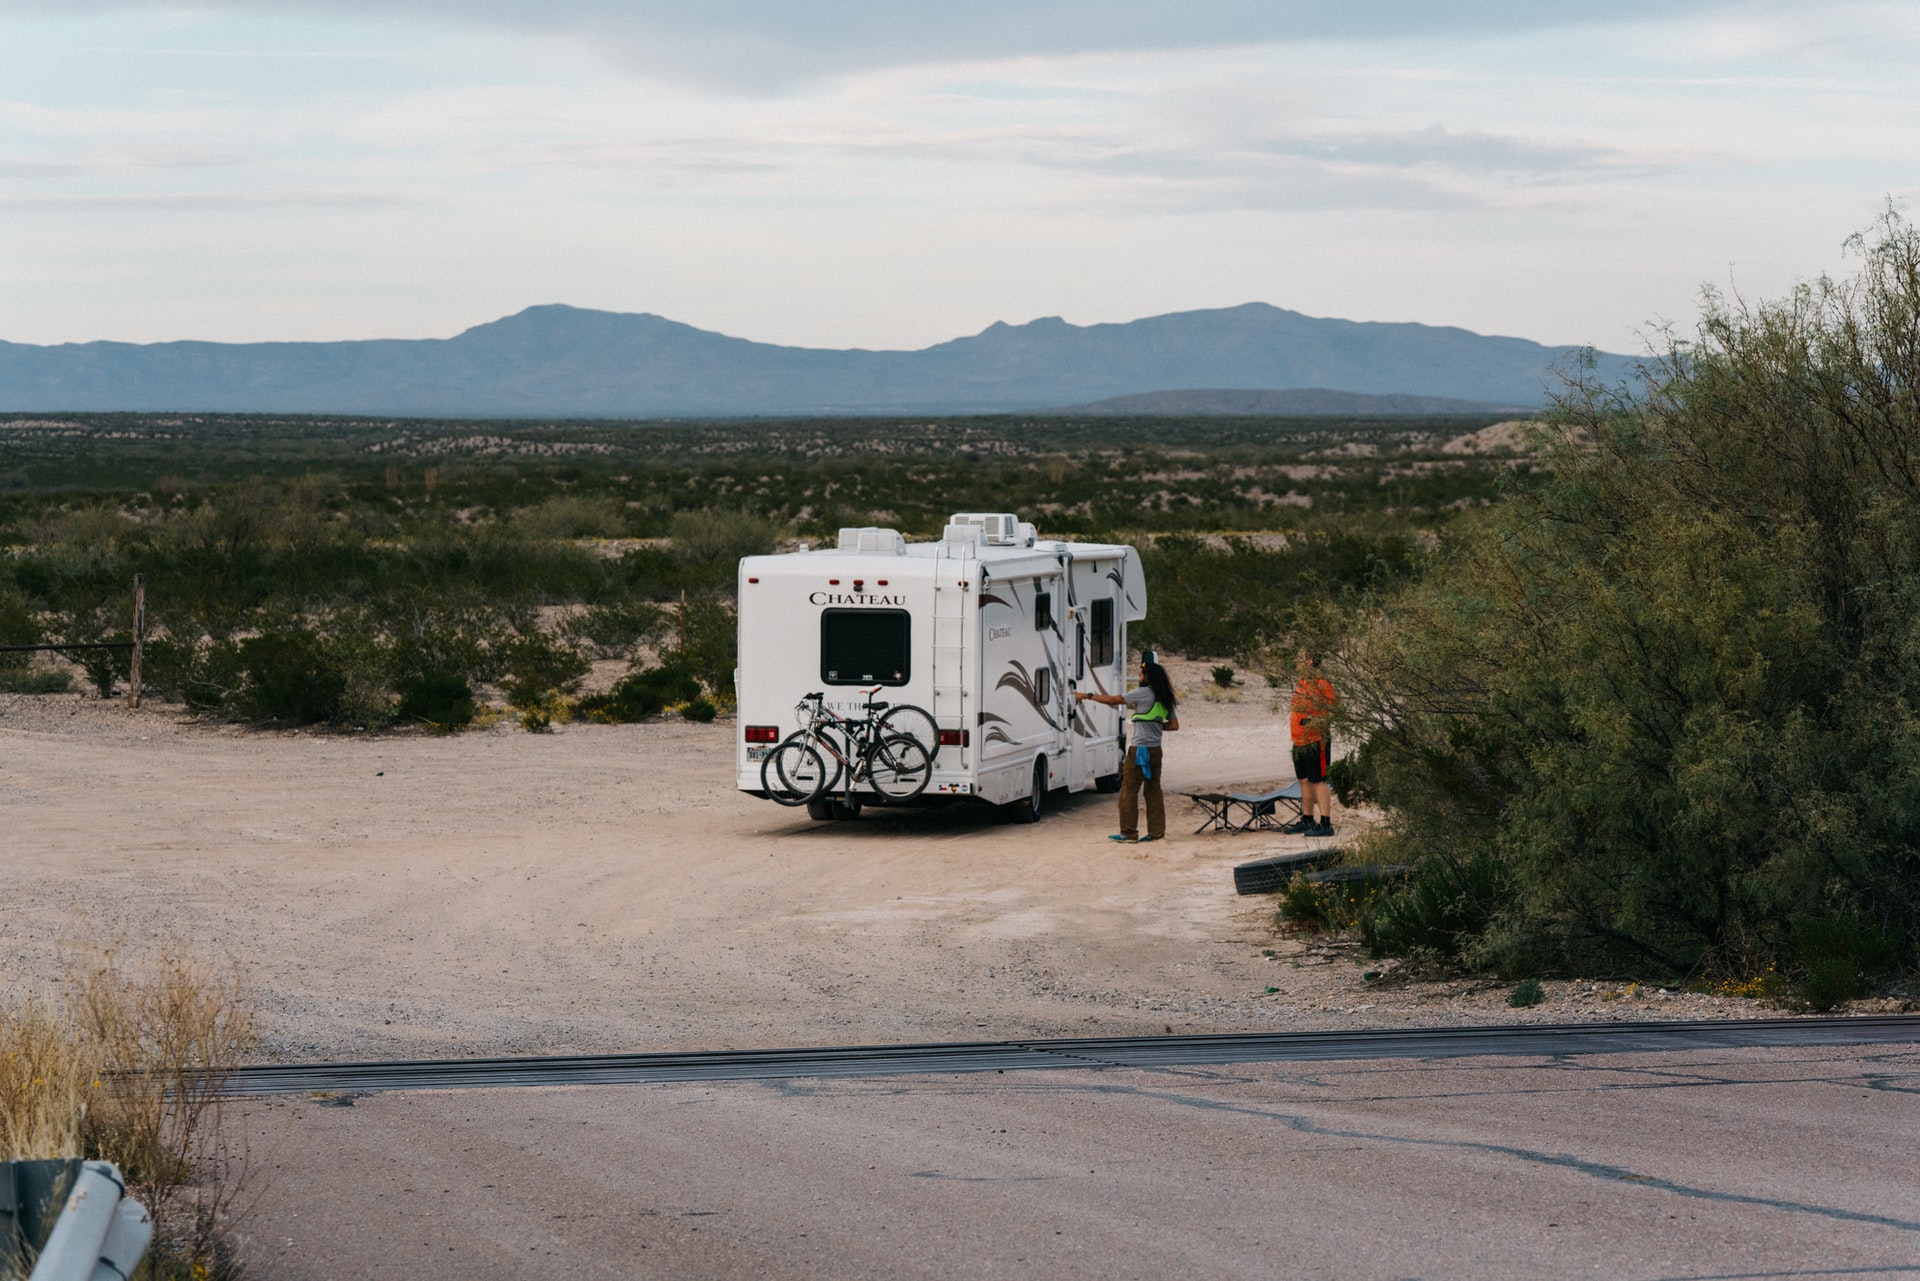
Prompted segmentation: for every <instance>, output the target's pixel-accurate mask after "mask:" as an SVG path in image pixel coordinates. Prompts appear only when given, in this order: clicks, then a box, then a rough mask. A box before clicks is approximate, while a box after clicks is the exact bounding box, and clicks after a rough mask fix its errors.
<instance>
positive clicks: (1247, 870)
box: [1233, 845, 1340, 894]
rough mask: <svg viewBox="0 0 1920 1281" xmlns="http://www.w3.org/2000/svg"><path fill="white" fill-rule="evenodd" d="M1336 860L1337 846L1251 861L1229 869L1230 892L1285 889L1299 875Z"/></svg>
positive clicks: (1337, 857)
mask: <svg viewBox="0 0 1920 1281" xmlns="http://www.w3.org/2000/svg"><path fill="white" fill-rule="evenodd" d="M1339 860H1340V847H1339V846H1337V845H1330V846H1328V847H1327V848H1326V849H1320V850H1302V851H1300V853H1298V854H1276V855H1275V856H1274V857H1272V858H1260V859H1255V860H1254V861H1253V862H1251V863H1242V864H1240V865H1239V866H1238V867H1236V868H1234V869H1233V889H1234V892H1235V893H1236V894H1273V893H1276V892H1278V891H1280V890H1284V889H1286V888H1287V885H1288V884H1289V883H1290V882H1291V881H1292V880H1293V878H1294V877H1296V876H1298V875H1299V874H1300V873H1302V872H1311V871H1312V870H1314V869H1315V868H1318V867H1325V866H1326V865H1327V864H1329V863H1337V862H1339Z"/></svg>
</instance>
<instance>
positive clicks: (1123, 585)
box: [1107, 567, 1139, 609]
mask: <svg viewBox="0 0 1920 1281" xmlns="http://www.w3.org/2000/svg"><path fill="white" fill-rule="evenodd" d="M1107 577H1108V578H1111V579H1112V580H1113V585H1114V586H1115V587H1118V588H1119V589H1120V594H1121V595H1122V596H1124V597H1126V601H1127V608H1128V609H1138V608H1139V606H1138V605H1135V604H1134V603H1133V593H1132V592H1130V591H1128V590H1127V580H1126V578H1125V576H1124V575H1122V574H1121V573H1120V570H1119V568H1118V567H1115V568H1113V569H1110V570H1108V571H1107Z"/></svg>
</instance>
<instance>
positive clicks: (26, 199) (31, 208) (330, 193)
mask: <svg viewBox="0 0 1920 1281" xmlns="http://www.w3.org/2000/svg"><path fill="white" fill-rule="evenodd" d="M423 203H426V202H425V201H422V200H421V199H419V198H418V197H415V196H411V195H403V194H400V193H397V192H389V191H350V190H344V189H333V188H279V189H275V190H267V191H186V192H144V193H143V192H131V193H128V192H114V193H107V194H75V195H44V196H40V195H35V196H22V195H0V209H13V210H18V211H20V212H23V213H31V212H40V213H78V212H86V211H89V210H153V211H166V210H186V211H203V210H219V209H274V208H286V209H390V208H396V207H403V206H408V205H419V204H423Z"/></svg>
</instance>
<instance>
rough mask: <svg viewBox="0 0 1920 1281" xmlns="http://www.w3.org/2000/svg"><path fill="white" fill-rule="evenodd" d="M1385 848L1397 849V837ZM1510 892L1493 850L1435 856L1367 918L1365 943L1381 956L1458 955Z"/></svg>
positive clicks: (1363, 931) (1421, 863) (1424, 861)
mask: <svg viewBox="0 0 1920 1281" xmlns="http://www.w3.org/2000/svg"><path fill="white" fill-rule="evenodd" d="M1380 848H1381V849H1383V850H1385V851H1388V852H1391V851H1392V849H1393V845H1392V843H1391V838H1389V843H1387V844H1383V845H1382V846H1381V847H1380ZM1505 896H1506V878H1505V875H1504V872H1503V869H1502V867H1501V863H1500V860H1499V859H1497V858H1495V857H1494V856H1493V855H1492V854H1491V853H1490V852H1488V851H1486V850H1484V849H1483V850H1480V851H1478V852H1476V853H1474V854H1471V855H1467V856H1464V857H1461V856H1458V855H1455V854H1434V855H1429V856H1428V857H1426V858H1424V859H1421V860H1420V861H1419V862H1417V863H1415V864H1414V865H1413V874H1412V875H1411V876H1410V877H1408V878H1407V880H1406V882H1405V883H1404V884H1402V885H1400V886H1399V887H1397V888H1395V889H1394V890H1393V891H1392V892H1391V893H1389V894H1387V895H1386V896H1385V897H1383V898H1382V899H1381V900H1380V902H1379V903H1378V904H1377V905H1376V906H1375V907H1374V910H1373V911H1372V912H1371V913H1369V914H1368V916H1367V918H1366V920H1364V921H1363V922H1361V927H1360V938H1361V942H1362V943H1363V944H1364V945H1365V946H1366V948H1367V950H1368V951H1369V952H1371V953H1372V954H1374V955H1376V956H1414V955H1422V954H1425V955H1432V956H1440V957H1457V956H1459V955H1460V954H1461V953H1462V951H1463V950H1464V949H1465V948H1467V947H1469V946H1471V945H1472V944H1473V943H1474V942H1475V941H1476V940H1477V939H1478V938H1479V937H1480V935H1481V934H1482V933H1483V932H1484V931H1485V930H1486V928H1487V926H1488V925H1489V923H1491V922H1492V920H1493V919H1494V916H1495V914H1496V913H1497V912H1498V911H1499V909H1500V906H1501V904H1502V902H1503V901H1504V899H1505Z"/></svg>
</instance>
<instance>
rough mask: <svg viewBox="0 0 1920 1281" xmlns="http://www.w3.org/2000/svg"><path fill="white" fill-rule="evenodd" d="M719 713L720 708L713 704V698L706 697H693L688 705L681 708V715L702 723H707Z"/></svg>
mask: <svg viewBox="0 0 1920 1281" xmlns="http://www.w3.org/2000/svg"><path fill="white" fill-rule="evenodd" d="M719 714H720V709H719V708H717V707H715V706H714V705H713V700H712V699H709V698H705V697H702V698H696V699H692V700H690V701H689V702H688V703H687V704H686V706H684V707H682V708H681V709H680V715H682V716H684V717H686V718H687V719H688V720H690V721H697V722H699V723H700V724H702V725H705V724H706V723H707V722H709V721H711V720H712V719H713V718H714V717H716V716H718V715H719Z"/></svg>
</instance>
